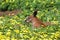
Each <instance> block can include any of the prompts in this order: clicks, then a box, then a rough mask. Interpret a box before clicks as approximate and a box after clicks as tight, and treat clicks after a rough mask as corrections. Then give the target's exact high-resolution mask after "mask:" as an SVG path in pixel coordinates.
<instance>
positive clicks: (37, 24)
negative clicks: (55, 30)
mask: <svg viewBox="0 0 60 40" xmlns="http://www.w3.org/2000/svg"><path fill="white" fill-rule="evenodd" d="M37 11H38V10H35V11H34V12H33V14H32V15H30V16H28V17H27V18H26V20H25V22H27V23H30V22H31V23H32V25H33V26H34V27H36V28H39V27H40V26H42V27H46V26H48V25H51V23H50V22H46V23H43V22H42V20H39V18H37V16H36V15H37Z"/></svg>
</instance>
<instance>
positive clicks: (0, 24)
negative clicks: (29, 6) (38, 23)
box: [0, 9, 60, 40]
mask: <svg viewBox="0 0 60 40" xmlns="http://www.w3.org/2000/svg"><path fill="white" fill-rule="evenodd" d="M55 11H57V12H55ZM31 13H32V12H30V11H28V10H24V11H23V12H22V13H19V14H18V15H15V16H5V17H3V16H2V17H0V39H1V40H3V39H4V40H5V39H6V40H10V39H11V40H18V39H20V40H37V39H38V40H54V39H55V40H59V39H60V36H59V35H60V25H59V14H60V13H59V10H57V9H55V10H54V9H52V10H51V11H48V10H44V11H39V12H38V14H37V17H38V18H39V19H41V20H42V21H44V22H46V21H50V22H51V21H54V22H56V21H58V25H53V26H52V25H51V26H47V27H45V28H43V27H40V28H37V29H32V25H31V24H27V23H26V22H24V19H25V18H26V15H30V14H31ZM56 24H57V23H56ZM3 36H4V37H3Z"/></svg>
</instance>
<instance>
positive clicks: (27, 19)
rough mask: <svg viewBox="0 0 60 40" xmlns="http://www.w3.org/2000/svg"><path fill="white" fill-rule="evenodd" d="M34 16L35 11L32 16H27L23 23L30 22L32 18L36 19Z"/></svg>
mask: <svg viewBox="0 0 60 40" xmlns="http://www.w3.org/2000/svg"><path fill="white" fill-rule="evenodd" d="M36 15H37V10H35V11H34V12H33V14H32V15H30V16H28V17H27V18H26V20H25V22H28V23H29V22H31V21H32V20H33V19H34V18H36Z"/></svg>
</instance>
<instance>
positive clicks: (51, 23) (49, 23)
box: [45, 21, 59, 26]
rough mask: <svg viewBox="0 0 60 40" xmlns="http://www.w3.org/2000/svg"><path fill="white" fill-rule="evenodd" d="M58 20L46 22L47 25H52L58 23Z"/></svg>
mask: <svg viewBox="0 0 60 40" xmlns="http://www.w3.org/2000/svg"><path fill="white" fill-rule="evenodd" d="M58 24H59V22H58V21H51V22H45V25H47V26H50V25H58Z"/></svg>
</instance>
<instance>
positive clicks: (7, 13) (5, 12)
mask: <svg viewBox="0 0 60 40" xmlns="http://www.w3.org/2000/svg"><path fill="white" fill-rule="evenodd" d="M18 13H21V10H13V11H0V16H5V15H8V16H13V15H17V14H18Z"/></svg>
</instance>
